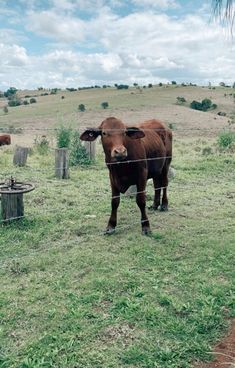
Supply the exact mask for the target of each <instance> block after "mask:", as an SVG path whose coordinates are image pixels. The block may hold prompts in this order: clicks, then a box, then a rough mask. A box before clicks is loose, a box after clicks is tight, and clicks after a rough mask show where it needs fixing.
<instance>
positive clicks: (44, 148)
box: [34, 135, 49, 155]
mask: <svg viewBox="0 0 235 368" xmlns="http://www.w3.org/2000/svg"><path fill="white" fill-rule="evenodd" d="M34 146H35V148H36V150H37V152H38V153H39V154H40V155H46V154H48V151H49V140H48V139H47V137H46V136H45V135H42V136H41V137H36V138H35V139H34Z"/></svg>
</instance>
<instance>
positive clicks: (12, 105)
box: [8, 96, 22, 107]
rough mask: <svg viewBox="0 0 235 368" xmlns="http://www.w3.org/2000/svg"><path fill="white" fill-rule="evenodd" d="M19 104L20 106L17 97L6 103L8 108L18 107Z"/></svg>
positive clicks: (19, 100)
mask: <svg viewBox="0 0 235 368" xmlns="http://www.w3.org/2000/svg"><path fill="white" fill-rule="evenodd" d="M21 104H22V102H21V99H20V98H18V97H17V96H14V98H12V99H10V100H9V101H8V106H10V107H15V106H20V105H21Z"/></svg>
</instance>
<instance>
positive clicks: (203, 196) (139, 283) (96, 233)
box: [0, 137, 235, 368]
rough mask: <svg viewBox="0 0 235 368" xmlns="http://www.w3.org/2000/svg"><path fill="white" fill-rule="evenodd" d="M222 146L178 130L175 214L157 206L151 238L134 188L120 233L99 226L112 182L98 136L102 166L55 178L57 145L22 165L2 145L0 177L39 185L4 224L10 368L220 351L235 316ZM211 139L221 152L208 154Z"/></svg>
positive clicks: (159, 360)
mask: <svg viewBox="0 0 235 368" xmlns="http://www.w3.org/2000/svg"><path fill="white" fill-rule="evenodd" d="M214 144H215V141H214V140H210V139H207V140H206V141H205V142H204V141H203V140H201V141H196V140H195V139H190V138H187V139H184V140H183V139H181V138H177V137H176V139H175V150H174V156H175V159H174V162H173V166H174V167H175V169H176V178H175V179H174V180H173V181H172V182H171V183H170V188H169V201H170V208H169V212H168V213H161V212H157V213H153V212H150V211H149V218H150V222H151V226H152V235H151V236H149V237H145V236H142V235H141V227H140V214H139V210H138V208H137V206H136V204H135V200H134V199H131V198H123V199H122V201H121V204H120V207H119V212H118V219H119V224H118V225H119V226H118V228H117V231H116V234H114V235H113V236H110V237H106V236H103V235H102V230H103V229H104V228H105V225H106V222H107V220H108V217H109V214H110V188H109V179H108V172H107V169H106V168H105V165H104V163H103V155H102V153H101V146H99V147H98V158H97V162H96V164H95V165H93V166H91V167H87V168H82V167H78V168H72V169H71V173H70V179H69V180H67V181H59V180H56V179H55V178H54V173H53V162H54V161H53V155H52V153H51V154H50V155H48V156H47V157H46V158H45V156H39V155H38V154H36V153H34V154H32V155H31V156H30V157H29V160H28V167H26V168H17V169H16V168H14V167H13V166H12V163H11V162H12V153H11V150H10V149H9V148H8V149H6V150H5V151H4V152H3V153H2V155H1V156H0V173H1V177H2V178H5V176H6V173H12V174H14V175H15V176H17V178H18V179H19V180H20V179H24V180H29V181H32V182H34V183H35V185H36V190H35V191H34V192H31V193H29V194H26V195H25V216H26V217H25V219H23V220H21V221H19V222H16V223H12V224H10V225H0V233H1V236H0V255H1V261H0V276H1V297H0V306H1V308H0V310H1V312H0V313H1V314H0V319H1V330H0V341H1V343H0V346H1V350H0V366H1V367H4V368H8V367H12V368H16V367H17V368H19V367H20V368H29V367H33V368H39V367H40V368H41V367H60V368H61V367H62V368H63V367H66V368H68V367H69V368H70V367H71V368H72V367H73V368H74V367H79V368H80V367H84V368H88V367H92V368H99V367H100V368H101V367H102V368H119V367H130V368H133V367H141V368H142V367H144V368H154V367H159V368H176V367H177V368H179V367H180V368H189V367H192V365H193V362H195V361H196V360H209V359H211V354H208V352H210V351H212V349H213V344H214V343H215V341H216V340H217V339H218V338H219V337H220V336H221V335H222V334H223V333H225V331H226V329H227V327H228V317H232V316H234V314H235V313H234V312H235V299H234V291H235V290H234V225H235V219H234V204H235V192H234V179H235V177H234V176H235V175H234V172H235V162H234V157H233V155H232V154H230V153H229V152H225V153H216V150H215V146H214ZM205 145H206V146H207V147H208V146H209V147H211V149H212V151H211V152H213V154H208V155H203V153H202V152H203V147H204V146H205ZM36 168H37V169H39V170H41V171H35V169H36ZM148 188H149V194H148V205H150V204H151V197H152V196H151V194H152V187H151V185H150V186H148ZM129 225H130V226H129Z"/></svg>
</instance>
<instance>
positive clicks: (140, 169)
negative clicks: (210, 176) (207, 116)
mask: <svg viewBox="0 0 235 368" xmlns="http://www.w3.org/2000/svg"><path fill="white" fill-rule="evenodd" d="M98 136H101V142H102V145H103V149H104V153H105V162H106V164H107V166H108V169H109V176H110V183H111V188H112V202H111V206H112V211H111V216H110V218H109V221H108V226H107V229H106V232H105V233H106V234H111V233H113V232H114V231H115V227H116V225H117V209H118V206H119V203H120V193H125V192H126V190H127V189H128V188H129V187H130V186H131V185H136V186H137V194H136V203H137V205H138V206H139V209H140V211H141V225H142V232H143V234H149V233H150V225H149V220H148V217H147V214H146V196H145V189H146V183H147V180H148V179H150V178H152V179H153V184H154V188H155V195H154V201H153V205H152V206H151V207H152V208H153V209H158V207H160V209H161V210H162V211H166V210H167V208H168V198H167V186H168V170H169V166H170V163H171V157H172V133H171V131H170V130H169V129H167V128H166V127H165V126H164V125H163V123H161V122H160V121H159V120H148V121H145V122H143V123H142V124H139V125H138V126H135V127H130V126H127V125H126V124H124V123H123V122H122V121H121V120H119V119H116V118H114V117H110V118H107V119H105V120H104V121H103V122H102V123H101V124H100V126H99V127H98V128H88V129H87V130H86V131H85V132H84V133H83V134H82V135H81V137H80V138H81V140H84V141H94V140H95V139H96V138H97V137H98ZM161 192H162V196H161Z"/></svg>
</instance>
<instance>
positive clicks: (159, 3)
mask: <svg viewBox="0 0 235 368" xmlns="http://www.w3.org/2000/svg"><path fill="white" fill-rule="evenodd" d="M132 3H133V4H134V5H137V6H140V7H142V8H147V7H148V8H149V7H152V8H155V9H169V8H170V9H175V8H178V7H179V6H180V5H179V3H178V2H177V1H175V0H132Z"/></svg>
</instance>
